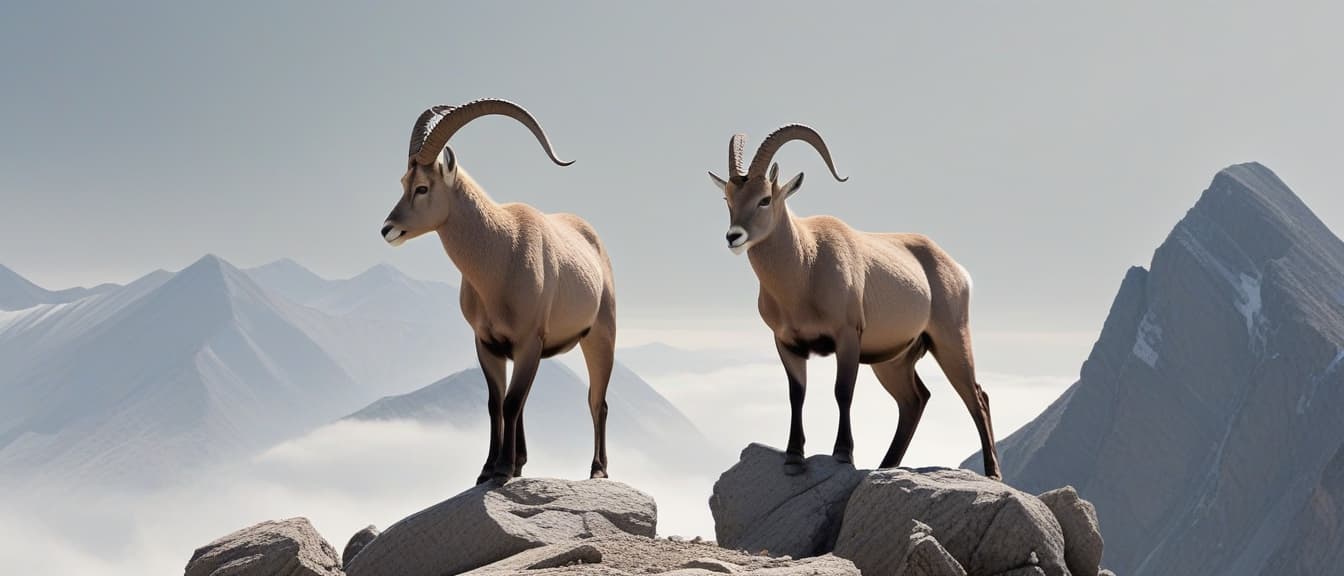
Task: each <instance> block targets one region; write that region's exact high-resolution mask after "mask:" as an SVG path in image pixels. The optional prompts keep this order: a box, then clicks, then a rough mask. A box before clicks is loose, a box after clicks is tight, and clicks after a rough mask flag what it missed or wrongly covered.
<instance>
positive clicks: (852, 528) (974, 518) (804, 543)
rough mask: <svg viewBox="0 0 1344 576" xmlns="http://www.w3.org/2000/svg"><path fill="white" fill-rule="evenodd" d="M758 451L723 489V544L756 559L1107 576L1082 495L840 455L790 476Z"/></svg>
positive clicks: (953, 572)
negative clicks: (878, 466) (1102, 575)
mask: <svg viewBox="0 0 1344 576" xmlns="http://www.w3.org/2000/svg"><path fill="white" fill-rule="evenodd" d="M783 463H784V455H783V453H782V452H780V451H779V450H776V449H773V448H769V447H767V446H762V445H759V444H752V445H750V446H748V447H747V448H746V449H745V450H743V451H742V459H741V461H739V462H738V463H737V465H735V466H733V467H732V468H730V469H729V470H728V471H726V472H724V473H723V475H722V476H720V477H719V481H718V482H717V483H716V484H715V485H714V495H713V496H711V497H710V509H711V511H713V513H714V522H715V532H716V533H717V534H718V539H719V544H720V545H721V546H724V547H726V548H732V549H739V550H743V551H745V552H748V553H753V554H758V553H759V554H766V555H771V556H786V555H787V556H792V557H795V558H798V557H809V556H816V555H820V554H824V553H828V552H832V551H834V553H835V555H836V556H839V557H842V558H846V559H849V560H851V561H853V562H854V564H855V565H856V566H857V567H858V568H860V569H861V570H863V571H864V572H865V573H868V574H895V575H924V576H967V575H968V574H969V575H970V576H1000V575H1010V574H1013V575H1029V574H1041V575H1042V576H1063V575H1066V574H1073V575H1086V576H1097V574H1098V571H1099V570H1100V568H1099V564H1100V559H1101V550H1102V539H1101V533H1100V529H1099V527H1098V524H1097V519H1096V514H1095V512H1094V511H1093V509H1092V505H1091V504H1089V503H1088V502H1087V501H1085V500H1082V499H1081V498H1079V497H1078V494H1077V492H1075V491H1074V490H1073V489H1072V488H1071V487H1065V488H1061V489H1059V490H1055V491H1051V492H1048V493H1046V494H1043V495H1042V497H1041V498H1038V497H1036V496H1033V495H1031V494H1029V493H1026V492H1023V491H1020V490H1017V489H1015V488H1013V487H1011V486H1009V485H1007V484H1004V483H1002V482H998V481H994V480H990V479H988V478H985V477H984V476H981V475H980V474H976V473H974V472H971V471H969V470H948V469H940V468H927V469H920V470H907V469H891V470H877V471H867V470H855V469H854V468H853V467H852V466H850V465H848V464H841V463H838V462H836V461H835V460H834V459H832V458H831V457H830V456H813V457H811V458H809V459H808V467H807V473H806V474H805V475H802V476H788V475H786V474H784V473H783Z"/></svg>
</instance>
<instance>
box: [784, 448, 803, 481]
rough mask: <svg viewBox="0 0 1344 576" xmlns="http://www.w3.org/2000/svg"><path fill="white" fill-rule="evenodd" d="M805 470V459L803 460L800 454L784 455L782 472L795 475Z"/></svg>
mask: <svg viewBox="0 0 1344 576" xmlns="http://www.w3.org/2000/svg"><path fill="white" fill-rule="evenodd" d="M805 471H807V461H806V460H803V456H802V455H801V454H792V453H790V454H785V455H784V474H786V475H788V476H797V475H799V474H802V473H803V472H805Z"/></svg>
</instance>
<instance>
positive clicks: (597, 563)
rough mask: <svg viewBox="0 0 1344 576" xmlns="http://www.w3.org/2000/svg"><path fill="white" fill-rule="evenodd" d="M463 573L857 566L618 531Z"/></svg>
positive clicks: (760, 572)
mask: <svg viewBox="0 0 1344 576" xmlns="http://www.w3.org/2000/svg"><path fill="white" fill-rule="evenodd" d="M467 574H469V575H470V576H523V575H524V574H526V575H534V576H543V575H545V574H565V575H603V576H628V575H636V574H641V575H643V574H668V575H676V576H715V575H717V574H740V575H748V574H749V575H752V576H804V575H806V576H859V570H858V569H857V568H855V567H854V564H853V563H852V562H850V561H848V560H845V559H842V558H837V557H835V556H832V555H829V554H828V555H825V556H818V557H815V558H803V559H799V560H794V559H790V558H775V557H771V556H759V555H752V554H747V553H745V552H739V551H734V550H725V549H723V548H719V547H718V546H714V545H712V544H708V543H703V542H686V541H681V542H678V541H674V540H654V539H650V538H640V537H636V536H628V535H619V536H604V537H599V538H592V539H590V540H585V541H583V542H582V543H570V544H553V545H550V546H545V547H542V548H535V549H532V550H528V551H526V552H523V553H521V554H518V555H517V556H513V557H511V558H506V559H504V560H501V561H499V562H496V563H494V564H490V565H488V566H484V567H482V568H478V569H476V570H473V571H471V572H468V573H467Z"/></svg>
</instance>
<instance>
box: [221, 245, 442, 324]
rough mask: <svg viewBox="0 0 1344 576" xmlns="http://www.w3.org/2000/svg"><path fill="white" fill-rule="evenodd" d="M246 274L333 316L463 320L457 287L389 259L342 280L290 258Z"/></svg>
mask: <svg viewBox="0 0 1344 576" xmlns="http://www.w3.org/2000/svg"><path fill="white" fill-rule="evenodd" d="M247 273H248V275H249V276H251V277H252V279H253V280H254V281H256V282H257V283H258V284H260V285H261V286H263V287H265V288H266V289H267V290H270V291H272V292H274V293H276V294H280V295H281V296H284V297H285V298H288V299H290V300H291V301H293V302H295V303H298V304H301V305H303V306H307V307H309V308H314V309H316V310H320V311H322V312H325V313H327V314H330V315H332V316H340V317H346V318H364V319H377V320H396V321H399V322H408V323H413V324H435V323H440V322H455V323H457V324H461V323H462V322H461V320H462V315H461V313H460V312H459V311H458V292H457V287H455V286H452V285H450V284H445V283H442V282H427V281H424V280H417V279H415V278H411V277H409V276H407V275H405V274H403V273H402V272H401V271H400V270H397V269H396V268H395V267H393V266H391V265H389V264H379V265H377V266H374V267H372V268H370V269H368V270H366V271H364V272H363V273H361V274H359V275H358V276H355V277H353V278H346V279H341V280H328V279H326V278H322V277H321V276H318V275H317V274H314V273H313V272H311V271H309V270H308V269H307V268H304V267H303V266H301V265H299V264H298V263H297V262H294V261H293V260H289V259H284V260H277V261H275V262H272V263H270V264H266V265H264V266H259V267H257V268H251V269H249V270H247Z"/></svg>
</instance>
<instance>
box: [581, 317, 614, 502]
mask: <svg viewBox="0 0 1344 576" xmlns="http://www.w3.org/2000/svg"><path fill="white" fill-rule="evenodd" d="M612 336H613V335H612V334H610V333H609V332H608V331H606V330H604V331H602V332H600V333H599V332H596V331H594V332H592V333H589V334H588V336H585V337H584V339H583V340H582V341H580V342H579V346H580V347H582V349H583V362H584V364H586V365H587V366H588V411H589V413H590V414H591V415H592V417H593V465H592V468H590V470H589V474H588V476H589V478H606V477H607V385H608V384H610V383H611V370H612V364H613V363H614V362H615V340H614V338H613V337H612Z"/></svg>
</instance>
